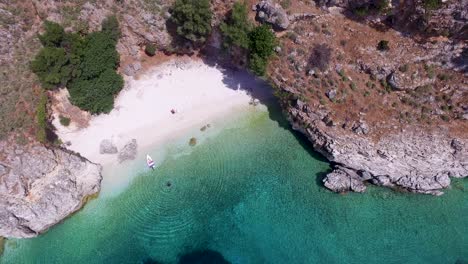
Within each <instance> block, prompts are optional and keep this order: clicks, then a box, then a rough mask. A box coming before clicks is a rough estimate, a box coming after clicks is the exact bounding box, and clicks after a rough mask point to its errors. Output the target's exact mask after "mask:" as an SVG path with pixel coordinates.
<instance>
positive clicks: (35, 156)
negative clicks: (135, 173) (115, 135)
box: [0, 142, 102, 238]
mask: <svg viewBox="0 0 468 264" xmlns="http://www.w3.org/2000/svg"><path fill="white" fill-rule="evenodd" d="M0 157H1V159H0V160H1V163H0V236H3V237H15V238H25V237H34V236H37V235H38V234H40V233H42V232H44V231H46V230H47V229H48V228H49V227H50V226H52V225H54V224H56V223H58V222H60V221H62V220H63V219H64V218H66V217H67V216H69V215H70V214H71V213H73V212H75V211H77V210H79V209H80V208H81V207H82V205H83V203H84V202H85V200H86V198H87V197H89V196H93V195H95V194H97V193H98V192H99V190H100V183H101V179H102V177H101V167H100V166H99V165H97V164H93V163H91V162H89V161H88V160H86V159H84V158H82V157H79V156H78V155H76V154H73V153H70V152H68V151H66V150H62V149H51V148H46V147H44V146H42V145H39V144H35V145H32V146H22V145H19V144H7V143H6V142H0Z"/></svg>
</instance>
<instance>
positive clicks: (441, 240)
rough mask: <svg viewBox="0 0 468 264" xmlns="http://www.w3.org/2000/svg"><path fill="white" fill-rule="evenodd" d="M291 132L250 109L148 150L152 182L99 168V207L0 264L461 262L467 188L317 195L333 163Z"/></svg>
mask: <svg viewBox="0 0 468 264" xmlns="http://www.w3.org/2000/svg"><path fill="white" fill-rule="evenodd" d="M287 127H288V126H287V122H286V121H285V120H284V119H283V118H282V116H281V111H280V110H279V109H278V107H277V106H275V105H274V104H272V105H271V106H270V107H269V108H268V109H266V108H265V107H263V106H258V107H246V108H242V109H237V111H236V112H235V113H230V114H227V115H226V116H224V117H223V118H222V119H220V120H218V121H216V122H213V124H212V128H210V129H208V130H207V131H206V132H203V133H202V132H201V131H199V127H193V128H192V129H191V130H188V131H186V133H184V135H177V137H174V138H173V139H171V140H170V141H168V142H166V143H165V144H164V145H161V144H158V145H155V146H148V147H147V148H146V149H142V150H140V153H139V154H140V155H143V154H145V152H149V153H151V154H152V156H154V157H155V159H156V160H157V163H158V164H159V167H158V169H157V170H156V171H154V172H153V171H149V170H145V169H144V167H143V166H144V164H142V163H141V160H143V159H141V157H138V158H137V159H136V160H135V161H133V162H129V163H125V164H124V165H123V166H122V167H116V168H106V169H105V171H104V173H105V175H104V176H105V178H106V179H114V180H113V181H111V182H106V179H105V180H104V182H103V185H104V186H103V191H102V193H101V195H100V196H99V198H98V199H95V200H92V201H90V202H89V203H88V204H87V205H86V207H85V208H84V209H83V210H81V211H80V212H78V213H76V214H75V215H73V216H72V217H71V218H69V219H67V220H66V221H64V222H63V223H61V224H59V225H57V226H55V227H53V228H52V229H51V230H49V231H48V232H47V233H45V234H44V235H41V236H39V237H38V238H34V239H28V240H16V239H10V240H8V241H7V242H6V245H5V252H4V254H3V256H2V257H1V258H0V263H194V261H195V260H197V259H198V260H200V259H202V260H205V261H204V263H210V262H209V261H210V260H216V261H218V262H215V263H222V262H221V260H222V261H226V262H229V263H362V262H365V263H402V262H405V263H464V262H463V261H468V251H467V250H466V248H468V194H467V191H466V190H468V183H467V180H459V181H457V182H456V184H454V187H453V188H452V190H449V191H447V192H446V194H445V195H443V196H441V197H433V196H426V195H414V194H407V193H397V192H393V191H391V190H388V189H383V188H377V187H370V188H369V190H368V191H367V192H366V193H364V194H355V193H349V194H344V195H340V194H335V193H332V192H330V191H328V190H326V189H325V188H323V187H321V186H320V179H321V177H323V174H324V173H325V172H326V171H327V170H329V164H328V163H327V162H326V161H324V160H323V158H321V157H320V156H318V155H317V154H315V153H314V152H313V151H312V149H311V148H310V147H309V145H308V144H307V142H305V140H304V139H303V138H302V137H301V136H299V135H297V134H296V133H295V132H293V131H291V130H289V129H288V128H287ZM192 136H195V137H197V139H198V140H197V145H196V146H195V147H190V146H189V144H188V142H189V139H190V138H191V137H192ZM142 165H143V166H142ZM124 168H125V169H124ZM117 179H120V180H121V181H117ZM115 182H117V183H118V184H115V185H113V184H112V183H115ZM195 263H196V262H195ZM211 263H213V262H211Z"/></svg>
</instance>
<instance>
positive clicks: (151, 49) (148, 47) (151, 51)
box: [145, 43, 156, 56]
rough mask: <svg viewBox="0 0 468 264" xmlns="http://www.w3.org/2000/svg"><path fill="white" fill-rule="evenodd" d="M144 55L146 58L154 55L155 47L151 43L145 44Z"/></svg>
mask: <svg viewBox="0 0 468 264" xmlns="http://www.w3.org/2000/svg"><path fill="white" fill-rule="evenodd" d="M145 53H146V55H148V56H154V55H155V54H156V45H154V44H153V43H148V44H146V47H145Z"/></svg>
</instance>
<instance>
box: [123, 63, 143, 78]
mask: <svg viewBox="0 0 468 264" xmlns="http://www.w3.org/2000/svg"><path fill="white" fill-rule="evenodd" d="M139 70H141V63H139V62H136V63H130V64H128V65H127V66H125V68H124V74H125V75H127V76H135V75H136V74H137V72H138V71H139Z"/></svg>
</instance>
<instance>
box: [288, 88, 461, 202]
mask: <svg viewBox="0 0 468 264" xmlns="http://www.w3.org/2000/svg"><path fill="white" fill-rule="evenodd" d="M282 90H283V92H286V93H288V94H289V98H290V99H289V100H288V102H284V101H283V105H284V108H285V109H286V113H287V117H288V120H289V121H290V123H291V124H292V127H293V129H295V130H298V131H300V132H302V133H303V134H304V135H306V136H307V138H308V139H309V140H310V142H312V145H313V147H314V149H315V150H317V151H318V152H320V153H321V154H323V155H324V156H325V157H326V158H327V159H328V160H329V161H331V162H332V164H334V170H333V171H332V172H331V173H329V174H328V175H327V176H326V177H325V179H324V180H323V181H324V185H325V187H327V188H329V189H331V190H333V191H336V192H343V191H356V192H362V191H364V190H365V189H366V188H365V182H368V183H372V184H376V185H380V186H386V187H394V188H402V189H406V190H408V191H410V192H416V193H425V194H434V195H441V194H443V192H442V191H441V190H442V189H444V188H447V187H449V186H450V177H457V178H463V177H467V176H468V138H450V137H449V136H448V135H447V134H446V133H445V132H444V131H442V130H441V131H437V132H433V133H430V132H426V131H424V130H418V129H416V128H415V129H414V130H411V131H405V130H402V131H400V132H399V133H397V134H388V135H384V136H382V137H381V138H380V139H379V140H378V141H373V140H372V139H371V138H370V137H369V136H367V135H366V134H367V132H368V130H369V128H368V127H367V124H365V123H363V122H360V123H359V124H358V126H353V128H352V131H353V130H355V131H354V133H349V131H345V130H344V129H343V126H341V125H334V126H330V125H328V124H329V123H330V115H329V113H328V112H327V111H326V110H324V109H320V108H318V109H313V108H312V107H310V106H309V105H307V104H306V103H304V102H302V101H301V100H299V99H297V96H295V92H294V91H293V89H291V88H283V89H282ZM356 130H357V131H356ZM467 137H468V135H467Z"/></svg>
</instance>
